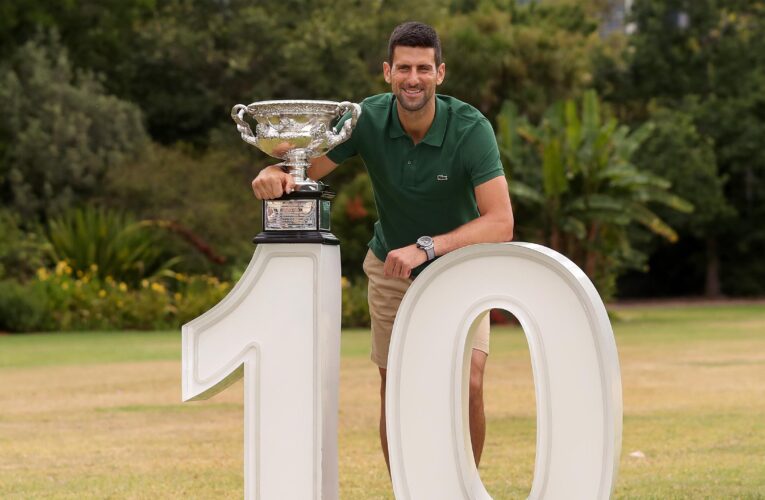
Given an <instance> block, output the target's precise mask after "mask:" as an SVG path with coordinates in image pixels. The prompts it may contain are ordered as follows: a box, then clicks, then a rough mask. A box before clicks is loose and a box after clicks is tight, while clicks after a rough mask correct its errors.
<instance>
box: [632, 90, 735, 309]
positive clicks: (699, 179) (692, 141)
mask: <svg viewBox="0 0 765 500" xmlns="http://www.w3.org/2000/svg"><path fill="white" fill-rule="evenodd" d="M688 107H691V108H692V107H693V102H689V103H688ZM651 121H652V123H654V124H655V128H654V130H653V133H652V134H651V136H650V137H649V138H648V140H646V141H645V143H644V144H643V145H642V147H641V148H640V149H639V150H638V151H637V153H636V155H635V164H636V165H638V166H639V167H640V168H642V169H645V170H647V171H650V172H653V173H655V174H657V175H661V176H662V177H664V178H666V179H667V180H669V181H670V182H671V183H672V190H673V192H675V193H676V194H678V195H679V196H681V197H683V198H684V199H686V200H688V201H689V202H691V203H692V204H693V205H694V207H695V210H694V212H693V213H692V214H686V213H681V212H676V211H673V210H666V209H662V208H661V207H660V208H658V209H657V213H659V214H660V215H661V217H662V218H664V219H665V220H666V221H667V222H668V223H669V224H670V225H671V226H672V227H674V228H676V229H677V230H678V232H679V234H680V235H681V237H684V238H686V239H691V240H693V242H699V243H694V244H695V245H699V244H700V245H699V251H701V252H704V251H705V249H706V252H710V251H711V252H713V254H712V255H711V257H712V258H707V259H705V261H706V268H705V269H701V272H699V273H693V274H699V275H701V276H703V277H705V279H706V280H707V281H706V283H705V284H704V289H705V292H706V295H707V296H716V295H719V294H720V288H719V282H718V281H716V278H717V276H718V275H719V269H715V268H714V266H718V265H719V261H718V259H717V258H716V255H717V254H718V250H717V248H716V244H717V239H716V237H717V236H718V235H719V234H721V233H722V232H723V228H724V227H725V226H726V225H727V224H730V223H731V222H732V220H733V215H734V214H735V212H734V210H733V208H732V207H731V206H730V204H729V203H728V201H727V200H726V199H725V194H724V191H723V188H724V184H725V183H724V179H723V177H722V176H720V175H719V174H718V171H717V161H716V157H715V151H714V144H713V142H712V140H711V139H710V138H709V137H705V136H703V135H702V134H701V133H700V132H699V130H698V129H697V127H696V124H695V123H694V115H693V111H692V109H691V110H690V111H686V110H682V109H678V110H671V109H666V108H660V109H657V110H654V111H653V112H652V113H651ZM721 221H725V224H720V222H721ZM689 243H692V242H689ZM684 269H687V267H684ZM665 274H667V273H666V271H665ZM668 279H677V277H669V276H668ZM665 286H666V285H665Z"/></svg>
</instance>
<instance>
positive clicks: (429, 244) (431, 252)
mask: <svg viewBox="0 0 765 500" xmlns="http://www.w3.org/2000/svg"><path fill="white" fill-rule="evenodd" d="M417 248H419V249H421V250H424V251H425V254H426V255H427V256H428V260H429V261H430V260H433V259H435V258H436V249H435V246H434V245H433V238H431V237H430V236H420V237H419V238H417Z"/></svg>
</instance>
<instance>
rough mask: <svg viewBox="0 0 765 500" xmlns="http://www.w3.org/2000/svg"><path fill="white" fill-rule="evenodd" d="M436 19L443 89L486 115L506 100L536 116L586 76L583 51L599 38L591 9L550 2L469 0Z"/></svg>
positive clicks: (575, 90)
mask: <svg viewBox="0 0 765 500" xmlns="http://www.w3.org/2000/svg"><path fill="white" fill-rule="evenodd" d="M475 3H476V4H477V5H475V6H473V7H472V8H471V9H464V11H462V10H463V9H459V10H461V12H458V13H456V14H455V15H452V16H449V17H446V18H445V19H444V20H443V21H442V22H441V23H440V24H439V26H438V27H439V28H440V32H441V33H442V41H443V49H444V58H445V61H446V67H447V76H446V80H445V83H444V86H443V92H444V93H447V94H451V95H455V96H457V97H459V98H461V99H464V100H466V101H467V102H469V103H471V104H473V105H474V106H476V107H477V108H478V109H480V110H481V111H482V112H483V113H484V114H485V115H487V116H488V117H489V118H490V119H492V120H493V119H494V117H495V116H496V115H497V113H498V112H499V110H500V108H501V106H502V105H503V103H504V102H505V101H507V100H510V101H512V102H514V103H515V104H516V106H517V107H518V109H519V111H520V112H521V113H522V114H524V115H527V116H529V117H530V118H531V119H532V120H534V121H536V120H539V118H540V117H541V116H542V114H543V113H544V111H545V110H546V109H547V107H548V106H549V105H550V104H552V103H553V102H555V101H557V100H560V99H565V98H568V97H574V96H577V95H579V94H580V93H581V92H582V91H583V89H585V88H586V87H587V86H588V85H589V84H590V81H591V76H592V75H591V68H590V57H589V55H588V54H589V52H590V51H591V50H593V48H594V47H596V46H597V45H598V44H600V39H599V37H598V34H597V30H598V21H597V18H596V17H594V15H593V14H594V11H593V10H591V9H588V8H587V6H586V5H582V4H578V3H574V2H570V3H566V2H563V3H561V2H555V3H552V4H550V5H548V4H547V3H542V4H537V3H535V2H532V3H531V4H529V5H516V3H515V2H500V1H488V2H487V1H484V2H475Z"/></svg>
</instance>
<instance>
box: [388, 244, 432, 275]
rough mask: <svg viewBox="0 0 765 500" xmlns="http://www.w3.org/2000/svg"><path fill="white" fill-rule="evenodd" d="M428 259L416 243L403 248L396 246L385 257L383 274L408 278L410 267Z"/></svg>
mask: <svg viewBox="0 0 765 500" xmlns="http://www.w3.org/2000/svg"><path fill="white" fill-rule="evenodd" d="M427 260H428V256H427V255H426V254H425V251H424V250H422V249H421V248H417V245H409V246H406V247H403V248H397V249H396V250H391V251H390V252H388V257H386V259H385V267H384V268H383V272H384V273H385V276H389V277H395V278H408V277H409V276H411V274H412V269H414V268H415V267H417V266H419V265H420V264H422V263H424V262H425V261H427Z"/></svg>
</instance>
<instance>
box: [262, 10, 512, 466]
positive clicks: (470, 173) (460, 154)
mask: <svg viewBox="0 0 765 500" xmlns="http://www.w3.org/2000/svg"><path fill="white" fill-rule="evenodd" d="M383 76H384V77H385V81H386V82H387V83H389V84H390V86H391V92H390V93H386V94H380V95H376V96H372V97H369V98H367V99H365V100H364V102H363V103H362V109H363V112H362V114H361V117H360V118H359V120H358V122H357V124H356V128H355V129H354V131H353V134H352V135H351V138H350V139H349V140H348V141H346V142H344V143H343V144H340V145H339V146H337V147H336V148H335V149H333V150H332V151H330V152H329V154H327V155H326V156H323V157H321V158H317V159H315V160H314V161H313V162H312V164H311V169H310V172H309V175H310V177H311V178H312V179H320V178H321V177H323V176H325V175H327V174H328V173H329V172H331V171H332V170H334V169H335V167H337V165H338V164H340V163H342V162H343V161H345V160H346V159H348V158H350V157H352V156H356V155H359V156H361V158H362V160H363V161H364V164H365V165H366V168H367V171H368V172H369V177H370V179H371V181H372V189H373V191H374V196H375V203H376V205H377V211H378V214H379V220H378V221H377V223H376V224H375V227H374V234H373V236H372V239H371V241H370V242H369V252H368V253H367V256H366V259H365V260H364V272H365V273H366V274H367V277H368V278H369V294H368V295H369V311H370V315H371V317H372V356H371V357H372V361H374V362H375V363H376V364H377V366H378V367H379V370H380V377H381V387H380V396H381V411H380V440H381V442H382V449H383V453H384V455H385V462H386V464H388V466H389V468H390V465H389V463H388V446H387V437H386V432H385V382H386V366H387V360H388V346H389V344H390V336H391V331H392V329H393V321H394V319H395V317H396V312H397V311H398V307H399V305H400V303H401V300H402V299H403V297H404V293H406V290H407V289H408V288H409V286H410V285H411V283H412V280H413V279H415V277H416V276H417V274H419V272H420V271H422V269H423V268H424V267H425V266H426V265H427V264H428V263H430V262H432V261H433V260H434V259H436V258H438V257H439V256H441V255H444V254H446V253H448V252H451V251H453V250H456V249H458V248H462V247H464V246H467V245H472V244H475V243H493V242H503V241H510V240H511V239H512V236H513V211H512V208H511V205H510V197H509V195H508V190H507V182H506V181H505V176H504V171H503V168H502V164H501V162H500V159H499V150H498V149H497V143H496V139H495V137H494V132H493V130H492V127H491V124H490V123H489V121H488V120H487V119H486V118H485V117H484V116H483V115H482V114H481V113H480V112H479V111H478V110H477V109H475V108H474V107H472V106H470V105H469V104H466V103H464V102H461V101H459V100H457V99H455V98H453V97H449V96H444V95H439V94H436V87H437V86H438V85H440V84H441V83H442V82H443V81H444V77H445V76H446V65H445V64H444V63H443V61H442V60H441V42H440V40H439V38H438V35H437V34H436V32H435V30H433V28H431V27H430V26H428V25H425V24H422V23H416V22H407V23H404V24H401V25H399V26H398V27H396V29H394V30H393V33H392V34H391V37H390V41H389V42H388V61H386V62H384V63H383ZM345 119H348V117H344V120H345ZM338 126H340V125H338ZM252 187H253V190H254V192H255V195H256V196H257V197H258V198H260V199H272V198H278V197H279V196H281V195H282V194H283V193H285V192H290V191H291V190H292V189H293V187H294V184H293V180H292V177H291V176H290V175H288V174H286V173H285V172H284V171H283V170H282V169H281V168H280V167H279V166H271V167H268V168H265V169H263V171H261V172H260V174H259V175H258V176H257V178H256V179H255V180H254V181H253V182H252ZM488 353H489V320H488V315H487V316H486V317H485V318H484V320H483V321H482V323H481V325H480V328H479V330H478V332H477V333H476V335H475V337H474V342H473V353H472V358H471V374H470V401H469V413H470V436H471V441H472V445H473V455H474V456H475V461H476V464H478V463H479V462H480V459H481V452H482V450H483V442H484V436H485V432H486V429H485V417H484V410H483V374H484V368H485V366H486V359H487V356H488ZM422 369H423V370H427V369H428V367H427V366H423V367H422Z"/></svg>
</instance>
